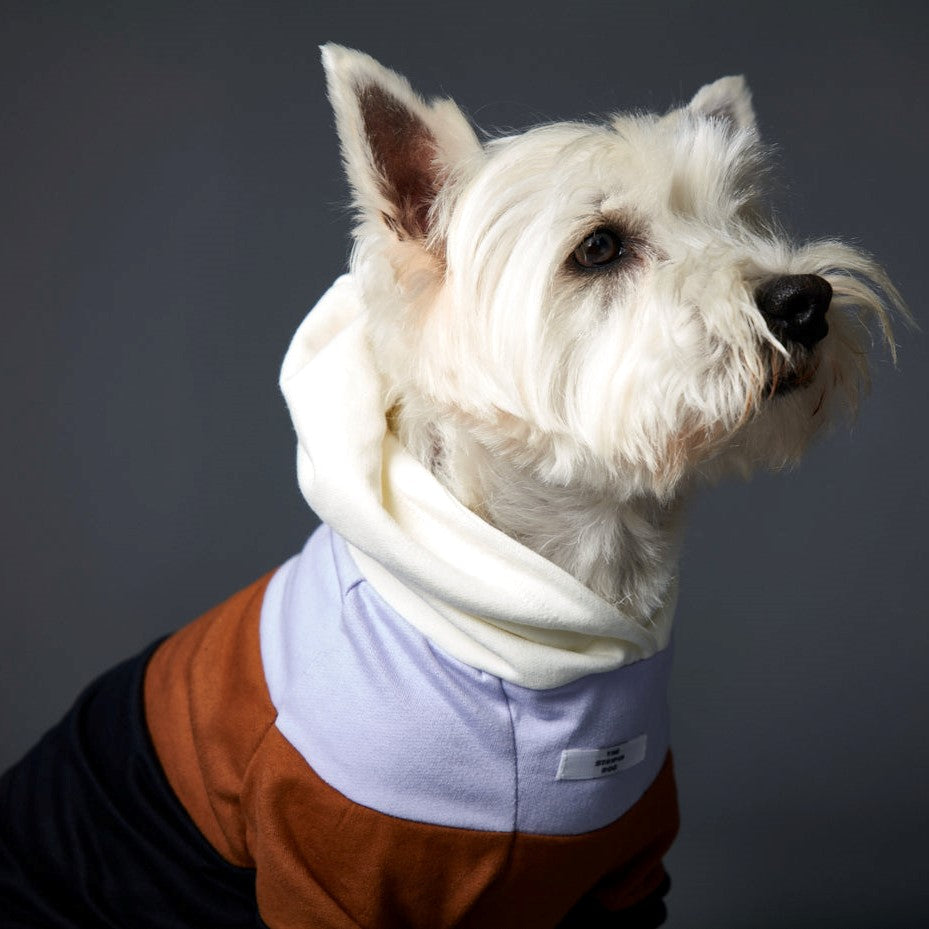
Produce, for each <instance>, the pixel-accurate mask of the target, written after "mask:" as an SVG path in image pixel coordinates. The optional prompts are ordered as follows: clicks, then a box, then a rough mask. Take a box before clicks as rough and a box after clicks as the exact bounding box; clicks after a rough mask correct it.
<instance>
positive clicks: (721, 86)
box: [688, 74, 755, 129]
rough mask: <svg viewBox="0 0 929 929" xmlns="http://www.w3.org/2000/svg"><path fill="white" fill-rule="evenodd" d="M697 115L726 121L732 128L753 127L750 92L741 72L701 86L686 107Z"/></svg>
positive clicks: (753, 114) (753, 119) (753, 118)
mask: <svg viewBox="0 0 929 929" xmlns="http://www.w3.org/2000/svg"><path fill="white" fill-rule="evenodd" d="M688 109H689V110H690V112H691V113H695V114H696V115H697V116H706V117H711V118H715V119H722V120H726V121H728V122H729V123H730V124H731V125H732V127H733V128H734V129H754V128H755V110H754V108H753V107H752V92H751V91H750V90H749V89H748V84H746V83H745V78H744V77H742V75H741V74H737V75H733V76H731V77H721V78H720V79H719V80H718V81H714V82H713V83H712V84H707V85H706V86H704V87H701V88H700V89H699V90H698V91H697V93H696V95H695V96H694V98H693V100H691V101H690V106H689V107H688Z"/></svg>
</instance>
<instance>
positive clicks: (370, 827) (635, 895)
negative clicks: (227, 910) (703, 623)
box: [245, 729, 678, 929]
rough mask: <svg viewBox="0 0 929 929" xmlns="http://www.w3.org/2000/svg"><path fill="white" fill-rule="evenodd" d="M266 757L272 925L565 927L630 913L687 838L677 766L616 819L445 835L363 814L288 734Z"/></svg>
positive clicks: (252, 825)
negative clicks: (587, 900)
mask: <svg viewBox="0 0 929 929" xmlns="http://www.w3.org/2000/svg"><path fill="white" fill-rule="evenodd" d="M260 754H261V758H260V759H256V763H255V764H254V765H253V766H252V768H251V769H250V772H249V776H248V782H247V783H246V785H245V789H246V798H247V799H246V802H245V808H246V810H247V815H248V818H249V822H248V835H249V841H250V842H251V843H253V845H252V850H253V853H254V856H255V859H256V860H257V861H259V863H260V864H259V868H258V876H257V894H258V902H259V908H260V911H261V914H262V918H263V919H264V920H265V921H266V922H267V923H268V925H269V926H270V927H272V929H298V927H303V926H305V925H306V924H307V918H308V914H311V915H312V924H313V926H314V927H316V929H356V927H358V926H398V927H399V926H403V927H405V929H440V927H452V926H454V927H456V929H465V927H468V929H498V927H499V929H509V927H512V926H516V925H531V926H533V929H541V927H545V926H555V925H556V924H557V923H558V922H559V920H560V919H561V917H563V916H564V915H565V913H567V911H568V910H569V909H570V908H571V907H572V906H573V905H574V904H575V903H576V902H577V901H578V900H579V899H580V898H581V897H583V896H584V895H585V894H587V893H591V892H593V893H595V895H596V896H597V897H598V898H599V899H600V900H601V902H602V903H603V904H604V905H606V906H608V907H610V908H611V909H612V908H616V909H621V908H623V907H625V906H629V905H632V904H634V903H636V902H637V901H638V900H640V899H642V898H644V897H645V896H647V895H648V894H649V893H651V892H652V891H654V890H655V889H656V888H657V887H658V885H659V884H660V883H661V881H662V880H663V878H664V869H663V868H662V866H661V857H662V855H663V854H664V853H665V852H666V851H667V849H668V847H669V846H670V844H671V841H672V839H673V837H674V835H675V833H676V831H677V824H678V819H677V805H676V801H675V789H674V776H673V770H672V765H671V760H670V756H669V758H668V760H667V761H666V762H665V765H664V767H663V768H662V771H661V773H660V775H659V776H658V778H657V780H656V781H655V782H654V783H653V784H652V786H651V787H650V788H649V790H648V791H647V792H646V794H645V795H644V796H643V797H642V799H641V800H640V801H639V803H638V804H636V806H635V807H633V808H632V809H631V810H630V811H629V812H628V813H627V814H626V815H625V816H623V817H622V818H621V819H619V820H617V821H616V822H615V823H612V824H611V825H609V826H607V827H605V828H604V829H600V830H597V831H596V832H593V833H586V834H584V835H576V836H547V835H532V834H528V833H517V834H511V833H501V832H482V831H477V830H470V829H457V828H452V827H447V826H435V825H430V824H426V823H417V822H412V821H410V820H404V819H398V818H395V817H392V816H389V815H387V814H384V813H380V812H377V811H375V810H371V809H368V808H367V807H363V806H360V805H358V804H356V803H353V802H352V801H351V800H348V799H347V798H346V797H344V796H342V794H340V793H339V792H338V791H336V790H334V789H333V788H331V787H330V786H329V785H327V784H326V783H324V782H323V781H321V780H320V779H319V778H318V777H317V776H316V775H315V774H314V772H313V771H312V770H311V769H310V768H308V767H307V765H306V763H305V762H304V760H303V759H302V757H301V756H300V755H299V754H298V753H297V751H296V750H295V749H294V748H293V747H292V746H291V745H290V744H289V743H288V742H287V741H286V740H285V739H284V737H283V736H282V735H281V734H280V733H279V732H277V730H274V729H272V730H271V731H269V733H268V736H267V738H266V739H265V741H264V742H263V743H262V746H261V749H260ZM656 836H658V838H655V837H656ZM527 920H528V921H527Z"/></svg>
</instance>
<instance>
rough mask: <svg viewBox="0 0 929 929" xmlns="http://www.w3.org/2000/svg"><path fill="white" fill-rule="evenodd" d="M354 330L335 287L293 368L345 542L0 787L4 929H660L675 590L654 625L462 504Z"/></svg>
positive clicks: (148, 667)
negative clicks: (421, 457) (415, 443)
mask: <svg viewBox="0 0 929 929" xmlns="http://www.w3.org/2000/svg"><path fill="white" fill-rule="evenodd" d="M362 322H363V307H361V306H360V298H359V296H358V294H357V292H356V291H355V289H354V285H353V284H352V282H351V280H350V279H348V278H343V279H341V280H340V281H339V282H338V283H337V284H336V285H335V287H334V288H333V290H332V291H330V293H329V294H328V295H327V297H326V298H324V300H323V301H322V302H321V304H320V306H318V307H317V308H316V309H315V310H314V311H313V313H312V314H311V315H310V317H309V318H308V321H307V322H306V323H304V325H303V326H301V328H300V330H298V333H297V336H296V337H295V339H294V344H293V345H292V346H291V349H290V351H289V353H288V357H287V359H286V360H285V363H284V370H283V375H282V384H283V387H284V392H285V395H286V396H287V399H288V403H289V405H290V408H291V413H292V415H293V417H294V423H295V426H296V430H297V435H298V442H299V457H298V470H299V474H300V481H301V487H302V489H303V491H304V493H305V495H306V496H307V499H308V500H309V502H310V503H311V505H312V506H313V508H314V509H316V511H317V512H318V513H319V514H320V515H321V516H323V517H324V518H325V519H326V522H327V525H324V526H322V527H320V529H319V530H317V532H315V533H314V534H313V536H312V537H311V538H310V540H309V542H308V543H307V545H306V547H305V548H304V550H303V551H302V552H301V553H300V554H299V555H297V556H295V557H294V558H292V559H291V560H290V561H288V562H287V563H286V564H284V565H283V566H282V567H281V568H279V569H278V570H277V571H275V572H273V573H272V574H270V575H268V576H266V577H265V578H263V579H262V580H260V581H258V582H256V583H255V584H253V585H252V586H251V587H248V588H246V589H245V590H243V591H242V592H240V593H239V594H237V595H235V596H234V597H233V598H231V599H230V600H229V601H227V602H226V603H224V604H222V605H220V606H219V607H217V608H215V609H214V610H212V611H211V612H210V613H208V614H206V615H205V616H203V617H201V618H200V619H199V620H197V621H196V622H194V623H192V624H191V625H189V626H187V627H185V628H184V629H182V630H181V631H179V632H177V633H175V634H174V635H173V636H171V637H170V638H168V639H167V640H165V641H164V642H163V643H161V644H160V645H158V646H157V648H154V649H152V650H149V651H147V652H145V653H143V655H141V656H139V658H137V659H135V660H134V661H133V662H129V663H127V664H126V665H124V666H121V668H118V669H116V670H114V671H113V672H110V673H109V674H108V675H106V676H104V677H103V678H101V679H100V680H99V681H97V682H95V684H94V685H92V686H91V687H90V688H89V689H88V691H87V692H85V694H84V695H83V696H82V697H81V698H80V699H79V701H78V703H77V704H75V707H74V708H73V709H72V711H71V713H70V714H69V715H68V716H67V717H66V718H65V720H64V721H63V722H62V723H61V724H60V725H59V726H58V727H56V729H54V730H52V731H51V732H50V733H49V734H48V735H47V736H46V738H45V739H44V740H43V742H42V743H40V745H39V746H38V747H37V748H36V749H35V750H33V752H32V753H30V755H28V756H27V757H26V759H24V761H23V762H22V763H21V764H20V765H19V766H17V767H16V768H14V769H12V770H11V771H10V772H8V773H7V774H6V775H5V776H4V778H3V779H2V781H0V813H2V818H0V901H5V903H6V905H7V912H9V913H11V914H13V915H12V916H10V917H9V919H8V922H3V921H2V919H0V925H4V926H7V925H9V926H10V927H25V926H35V925H43V926H46V925H47V926H55V927H62V929H77V927H82V929H83V927H89V926H98V925H103V926H120V927H122V926H125V927H127V929H129V927H131V929H146V927H149V926H152V927H155V926H158V927H171V929H181V927H194V926H196V927H202V926H207V925H208V926H211V927H220V926H267V927H271V929H297V927H306V926H312V927H319V929H356V927H366V929H392V927H397V929H401V927H402V929H406V927H422V929H441V927H475V929H477V927H480V929H495V927H500V929H503V927H512V926H532V927H534V929H544V927H556V926H565V927H567V926H569V925H575V926H591V927H593V926H598V925H603V926H607V925H610V926H613V925H616V926H619V925H622V926H630V927H632V926H637V927H643V929H644V927H650V926H657V925H659V924H660V922H661V921H662V914H663V906H662V904H661V902H660V897H661V895H662V894H663V893H664V891H665V889H666V877H665V874H664V871H663V868H662V864H661V858H662V856H663V854H664V853H665V851H666V850H667V848H668V847H669V845H670V843H671V840H672V839H673V836H674V834H675V832H676V829H677V808H676V801H675V790H674V783H673V776H672V772H671V765H670V759H669V755H668V715H667V705H666V691H667V683H668V676H669V673H670V648H669V647H668V640H669V637H670V617H671V613H672V610H673V590H669V592H668V598H667V601H668V602H667V603H666V605H665V607H664V608H663V609H662V610H661V611H659V613H658V614H657V615H656V617H655V618H654V622H653V623H652V624H651V626H650V628H648V629H645V628H643V627H641V626H639V625H638V624H636V623H634V622H633V621H632V620H631V619H628V618H627V617H625V616H623V615H622V614H621V613H620V612H619V611H618V610H617V609H616V608H615V607H613V606H612V605H610V604H607V603H605V602H603V601H601V600H599V598H597V597H596V596H595V595H594V594H592V593H591V592H590V591H589V590H587V588H584V587H583V586H582V585H580V584H579V583H578V582H577V581H575V580H574V579H573V578H571V577H570V576H569V575H567V574H565V573H564V572H562V571H561V570H560V569H558V568H557V567H556V566H554V565H552V564H551V563H549V562H547V561H545V559H543V558H541V557H540V556H538V555H536V554H535V553H534V552H531V551H529V550H527V549H525V548H523V547H522V546H520V545H518V543H516V542H514V541H513V540H512V539H509V538H508V537H506V536H504V535H502V534H501V533H499V532H497V531H496V530H495V529H493V528H492V527H490V526H488V525H487V524H486V523H483V522H482V521H481V520H480V519H478V518H477V517H476V516H474V514H472V513H470V511H468V510H467V509H465V508H464V507H462V506H461V505H460V504H459V503H458V502H457V501H456V500H454V498H452V497H451V496H450V495H448V494H447V492H445V491H444V489H443V488H441V487H440V486H439V485H438V482H436V481H435V479H434V478H433V477H432V476H431V475H430V474H428V472H426V471H425V469H423V468H421V467H420V466H419V465H418V463H417V462H415V461H414V460H413V459H412V458H411V457H410V456H409V455H408V454H406V453H405V452H404V450H403V449H402V448H400V446H399V444H398V443H397V442H396V440H395V439H394V438H393V437H392V436H391V435H390V433H389V432H388V431H387V428H386V419H385V415H384V404H385V400H384V397H385V392H384V390H383V388H382V385H380V383H379V380H378V378H377V375H376V373H375V370H376V369H375V367H374V365H373V361H372V359H371V358H370V356H369V354H368V353H367V347H366V342H365V339H364V334H363V333H364V328H363V325H362V324H361V323H362ZM0 912H3V908H2V905H0Z"/></svg>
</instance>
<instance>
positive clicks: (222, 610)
mask: <svg viewBox="0 0 929 929" xmlns="http://www.w3.org/2000/svg"><path fill="white" fill-rule="evenodd" d="M272 575H273V572H270V573H269V574H267V575H265V576H264V577H262V578H261V579H260V580H258V581H256V582H255V583H253V584H251V585H250V586H249V587H246V588H245V589H244V590H241V591H239V592H238V593H237V594H235V595H234V596H232V597H231V598H230V599H228V600H226V601H225V602H224V603H221V604H220V605H219V606H217V607H214V608H213V609H212V610H210V611H209V612H208V613H206V614H204V615H203V616H201V617H200V618H199V619H198V620H196V621H195V622H194V623H192V624H191V625H189V626H186V627H185V628H183V629H181V630H180V631H179V632H177V633H175V634H174V635H173V636H171V637H170V638H169V639H167V640H166V641H165V642H164V643H163V644H162V645H161V646H160V647H159V648H158V650H157V651H156V652H155V654H154V655H153V656H152V659H151V661H150V663H149V666H148V669H147V671H146V676H145V688H144V696H145V714H146V722H147V724H148V728H149V732H150V734H151V737H152V741H153V743H154V746H155V751H156V753H157V755H158V757H159V759H160V761H161V764H162V767H163V768H164V771H165V774H166V775H167V778H168V781H169V782H170V784H171V786H172V788H173V789H174V791H175V793H176V794H177V796H178V798H179V799H180V801H181V803H182V804H183V806H184V807H185V808H186V810H187V812H188V813H189V814H190V816H191V818H192V819H193V820H194V822H195V823H196V824H197V826H198V828H199V829H200V831H201V832H202V833H203V834H204V836H205V837H206V838H207V840H208V841H209V842H210V844H211V845H212V846H213V847H214V848H215V849H216V850H217V851H218V852H219V853H220V854H221V855H222V856H223V857H224V858H225V859H226V860H227V861H229V862H231V863H232V864H236V865H240V866H244V867H251V866H253V865H254V861H253V859H252V857H251V854H250V852H249V849H248V841H247V837H246V835H245V817H244V816H243V813H242V809H241V798H242V785H243V782H244V779H245V773H246V769H247V767H248V765H249V763H250V762H251V760H252V758H253V757H254V755H255V752H256V750H257V748H258V745H259V744H260V743H261V740H262V739H263V738H264V736H265V734H266V733H267V731H268V729H269V728H270V727H271V726H273V724H274V719H275V715H276V714H275V711H274V707H273V705H272V704H271V699H270V697H269V696H268V690H267V686H266V685H265V680H264V673H263V671H262V667H261V650H260V648H259V640H258V633H259V621H260V618H261V603H262V600H263V598H264V592H265V588H266V587H267V585H268V582H269V581H270V579H271V577H272Z"/></svg>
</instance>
